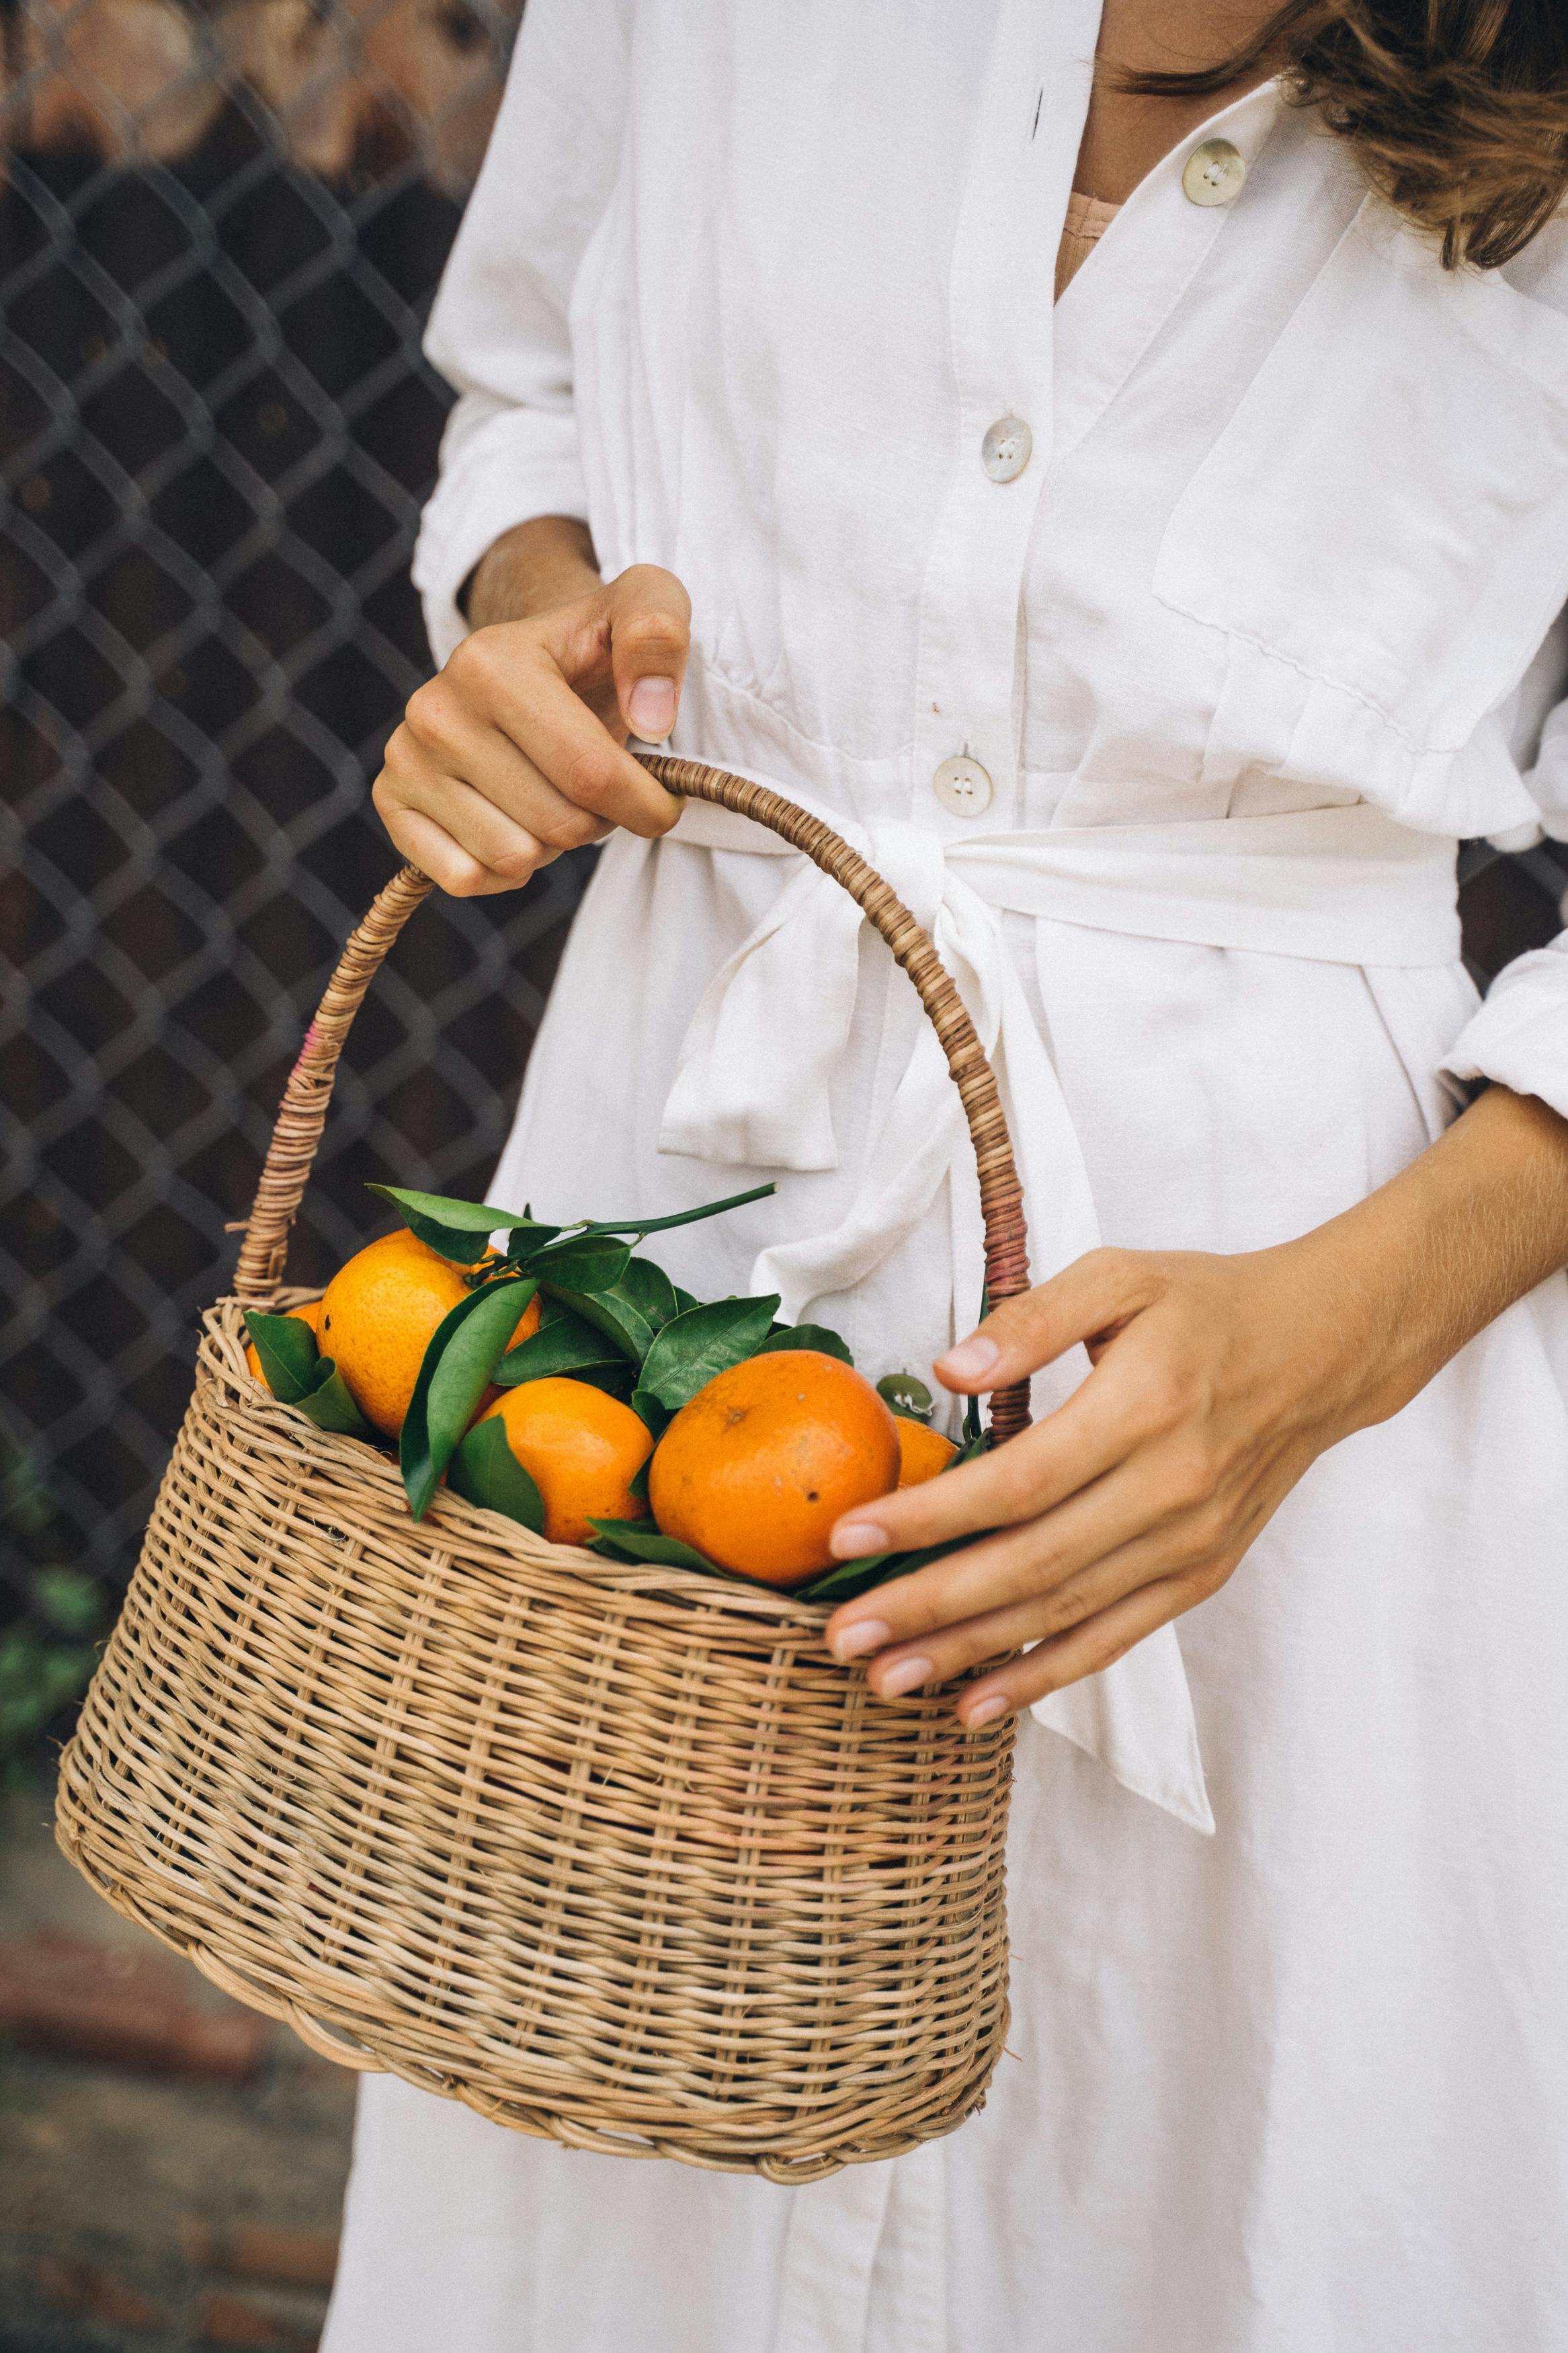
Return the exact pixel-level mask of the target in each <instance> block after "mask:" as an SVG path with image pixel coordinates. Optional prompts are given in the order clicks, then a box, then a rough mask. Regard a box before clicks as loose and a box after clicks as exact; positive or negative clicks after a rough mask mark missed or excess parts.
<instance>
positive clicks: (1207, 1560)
mask: <svg viewBox="0 0 1568 2353" xmlns="http://www.w3.org/2000/svg"><path fill="white" fill-rule="evenodd" d="M1228 1558H1229V1554H1228V1553H1227V1552H1226V1549H1225V1546H1224V1536H1223V1534H1222V1533H1219V1532H1216V1531H1214V1530H1211V1529H1210V1528H1209V1527H1207V1526H1206V1525H1181V1526H1177V1527H1172V1528H1163V1529H1151V1530H1147V1531H1145V1532H1143V1533H1141V1534H1139V1535H1134V1536H1132V1537H1131V1538H1130V1539H1129V1540H1128V1542H1126V1543H1125V1544H1122V1545H1119V1546H1116V1547H1115V1549H1114V1550H1113V1551H1111V1552H1109V1553H1107V1554H1106V1555H1104V1556H1103V1557H1101V1558H1100V1559H1097V1560H1094V1561H1091V1562H1090V1563H1089V1565H1088V1566H1087V1567H1084V1568H1082V1569H1080V1570H1079V1572H1078V1573H1077V1574H1076V1575H1075V1576H1072V1577H1067V1578H1065V1579H1064V1580H1063V1581H1062V1583H1060V1584H1059V1585H1056V1586H1052V1587H1050V1588H1046V1589H1043V1590H1040V1591H1034V1590H1031V1589H1030V1588H1028V1587H1027V1586H1023V1587H1022V1588H1020V1587H1019V1586H1017V1585H1014V1586H1013V1587H1012V1588H1011V1590H1012V1592H1013V1594H1014V1597H1015V1598H1013V1599H1003V1596H1004V1595H1005V1593H1006V1592H1007V1591H1008V1589H1009V1588H1007V1587H1005V1586H1003V1585H1001V1584H999V1585H998V1586H997V1588H995V1595H994V1601H995V1606H994V1607H990V1608H982V1609H976V1610H975V1612H974V1613H973V1615H972V1616H970V1617H967V1618H955V1619H952V1620H947V1619H942V1620H934V1621H933V1622H932V1623H931V1625H929V1626H927V1627H925V1628H922V1629H921V1631H920V1632H919V1633H917V1634H915V1635H912V1636H910V1637H905V1636H903V1635H902V1634H901V1633H899V1632H895V1634H894V1640H893V1641H892V1642H891V1643H890V1644H889V1647H888V1648H887V1649H885V1650H879V1651H877V1653H876V1655H875V1656H874V1657H873V1658H872V1659H871V1660H870V1661H869V1662H868V1666H867V1671H866V1672H867V1679H868V1682H869V1683H870V1685H871V1688H872V1690H873V1691H874V1692H875V1693H876V1694H877V1695H878V1697H879V1699H896V1698H898V1697H900V1695H901V1694H903V1693H905V1692H910V1691H915V1690H917V1689H919V1688H920V1687H921V1685H922V1684H925V1683H949V1682H951V1681H952V1678H953V1677H954V1676H955V1675H961V1674H965V1673H967V1672H968V1671H969V1670H970V1669H971V1668H972V1667H977V1666H980V1665H982V1664H983V1663H984V1661H985V1660H987V1659H994V1658H996V1657H998V1656H999V1655H1000V1654H1001V1653H1002V1652H1003V1651H1016V1650H1019V1649H1021V1648H1022V1647H1023V1645H1024V1644H1025V1643H1026V1642H1041V1641H1047V1640H1050V1639H1053V1638H1054V1637H1056V1636H1057V1635H1058V1634H1065V1633H1068V1632H1069V1631H1070V1630H1072V1629H1073V1628H1074V1627H1075V1626H1081V1625H1083V1624H1084V1623H1086V1621H1087V1620H1089V1619H1090V1618H1094V1617H1097V1616H1100V1614H1102V1613H1103V1612H1104V1611H1105V1610H1107V1609H1110V1608H1111V1607H1112V1606H1113V1605H1114V1604H1115V1603H1117V1602H1119V1601H1121V1600H1124V1599H1127V1597H1128V1596H1129V1595H1131V1594H1133V1593H1136V1592H1137V1591H1138V1589H1139V1588H1140V1587H1142V1586H1145V1585H1154V1584H1159V1583H1161V1582H1162V1581H1164V1580H1167V1579H1175V1580H1180V1581H1182V1582H1184V1584H1186V1585H1187V1586H1188V1588H1190V1589H1189V1593H1188V1606H1190V1605H1191V1603H1192V1601H1193V1600H1194V1599H1197V1598H1198V1597H1199V1593H1200V1590H1203V1589H1206V1587H1205V1578H1206V1577H1208V1576H1209V1575H1210V1572H1211V1570H1212V1572H1213V1575H1214V1577H1215V1579H1217V1578H1218V1577H1219V1576H1220V1574H1221V1570H1220V1567H1219V1564H1220V1563H1222V1562H1224V1561H1226V1560H1227V1559H1228ZM911 1582H912V1580H911ZM895 1590H896V1588H894V1587H892V1586H881V1587H879V1588H877V1595H876V1598H877V1599H882V1597H883V1596H884V1595H887V1594H890V1593H892V1592H894V1591H895Z"/></svg>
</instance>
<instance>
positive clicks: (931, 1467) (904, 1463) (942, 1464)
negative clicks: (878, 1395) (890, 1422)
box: [893, 1413, 958, 1487]
mask: <svg viewBox="0 0 1568 2353" xmlns="http://www.w3.org/2000/svg"><path fill="white" fill-rule="evenodd" d="M893 1419H895V1421H896V1422H897V1423H898V1425H899V1484H900V1487H921V1486H923V1485H924V1484H925V1482H926V1481H927V1480H928V1479H934V1478H935V1477H936V1474H937V1472H939V1471H945V1470H946V1469H947V1466H948V1464H949V1463H950V1462H951V1461H952V1458H953V1456H954V1455H955V1454H956V1453H957V1451H958V1449H957V1447H956V1446H955V1445H954V1444H953V1442H952V1439H951V1438H944V1437H943V1436H942V1432H941V1430H932V1429H931V1428H930V1426H929V1425H928V1424H927V1423H925V1422H923V1421H910V1419H909V1417H908V1416H907V1415H906V1414H901V1413H900V1414H895V1415H894V1417H893Z"/></svg>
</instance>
